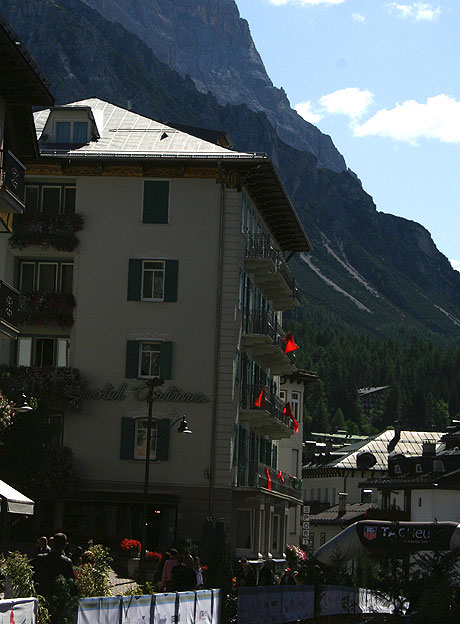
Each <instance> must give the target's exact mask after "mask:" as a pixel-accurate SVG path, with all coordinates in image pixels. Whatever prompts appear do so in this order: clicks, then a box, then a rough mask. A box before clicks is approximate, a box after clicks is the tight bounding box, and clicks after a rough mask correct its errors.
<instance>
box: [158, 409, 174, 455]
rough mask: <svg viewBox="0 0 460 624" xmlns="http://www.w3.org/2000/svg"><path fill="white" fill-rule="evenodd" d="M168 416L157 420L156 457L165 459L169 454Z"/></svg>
mask: <svg viewBox="0 0 460 624" xmlns="http://www.w3.org/2000/svg"><path fill="white" fill-rule="evenodd" d="M170 424H171V423H170V420H169V418H162V419H161V420H157V454H156V459H158V460H163V461H166V460H167V459H168V456H169V431H170Z"/></svg>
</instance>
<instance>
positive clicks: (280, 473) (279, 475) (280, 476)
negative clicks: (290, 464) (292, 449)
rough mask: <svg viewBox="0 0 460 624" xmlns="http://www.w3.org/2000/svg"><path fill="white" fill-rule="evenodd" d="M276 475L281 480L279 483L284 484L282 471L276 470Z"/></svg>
mask: <svg viewBox="0 0 460 624" xmlns="http://www.w3.org/2000/svg"><path fill="white" fill-rule="evenodd" d="M276 476H277V477H278V479H279V480H280V481H281V483H282V484H283V485H284V477H283V473H282V472H281V470H278V474H277V475H276Z"/></svg>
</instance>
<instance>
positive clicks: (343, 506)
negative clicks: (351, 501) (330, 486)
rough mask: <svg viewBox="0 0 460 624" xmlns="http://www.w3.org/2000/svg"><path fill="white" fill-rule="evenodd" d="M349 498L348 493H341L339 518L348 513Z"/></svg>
mask: <svg viewBox="0 0 460 624" xmlns="http://www.w3.org/2000/svg"><path fill="white" fill-rule="evenodd" d="M347 496H348V494H347V493H346V492H339V518H340V517H341V516H343V515H344V514H345V512H346V511H347Z"/></svg>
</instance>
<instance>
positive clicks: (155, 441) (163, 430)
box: [120, 417, 170, 461]
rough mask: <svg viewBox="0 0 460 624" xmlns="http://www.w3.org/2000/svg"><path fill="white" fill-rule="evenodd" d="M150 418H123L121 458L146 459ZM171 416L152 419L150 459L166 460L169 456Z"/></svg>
mask: <svg viewBox="0 0 460 624" xmlns="http://www.w3.org/2000/svg"><path fill="white" fill-rule="evenodd" d="M147 425H148V419H147V418H146V417H141V418H128V417H123V418H122V419H121V443H120V459H138V460H145V453H146V437H147ZM169 431H170V420H169V418H162V419H158V420H157V419H156V418H153V420H152V429H151V442H150V459H151V460H152V461H166V460H167V459H168V457H169Z"/></svg>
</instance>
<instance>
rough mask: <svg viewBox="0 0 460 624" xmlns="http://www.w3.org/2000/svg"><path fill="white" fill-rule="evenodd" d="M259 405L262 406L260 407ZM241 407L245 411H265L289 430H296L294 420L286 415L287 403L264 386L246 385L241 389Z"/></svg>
mask: <svg viewBox="0 0 460 624" xmlns="http://www.w3.org/2000/svg"><path fill="white" fill-rule="evenodd" d="M256 403H257V404H260V407H259V406H258V405H256ZM240 407H241V409H243V410H264V411H265V412H268V413H269V414H270V416H271V417H272V418H276V420H278V421H279V422H281V423H283V425H285V426H286V427H288V428H289V429H292V430H293V429H294V423H293V421H292V419H291V418H290V417H289V416H287V415H286V414H285V413H284V407H285V403H284V401H283V400H282V399H281V398H280V397H279V396H278V395H277V394H276V393H275V392H271V391H270V389H269V388H267V386H264V385H263V384H255V385H245V384H243V386H242V388H241V398H240Z"/></svg>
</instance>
